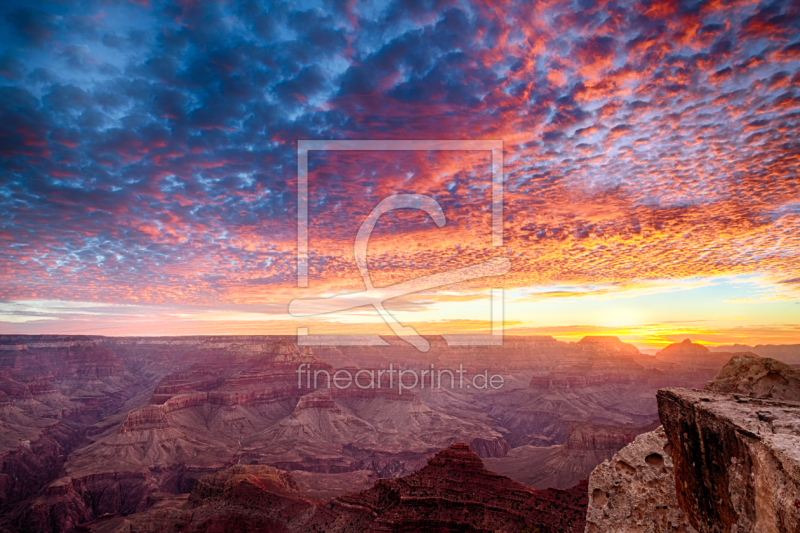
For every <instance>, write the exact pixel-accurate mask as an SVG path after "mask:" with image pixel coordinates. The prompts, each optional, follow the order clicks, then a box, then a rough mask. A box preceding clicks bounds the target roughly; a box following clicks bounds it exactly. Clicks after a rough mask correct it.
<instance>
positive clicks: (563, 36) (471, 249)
mask: <svg viewBox="0 0 800 533" xmlns="http://www.w3.org/2000/svg"><path fill="white" fill-rule="evenodd" d="M0 10H2V13H1V17H0V25H1V26H2V27H0V35H2V36H3V37H2V47H0V84H1V85H2V87H0V169H2V174H1V175H0V332H4V333H99V334H110V335H125V334H130V335H133V334H139V335H144V334H158V335H164V334H188V333H245V332H246V333H278V332H280V333H292V332H294V331H296V328H297V327H308V328H309V330H310V332H311V333H356V332H377V333H387V332H389V331H390V330H389V329H388V327H387V326H386V325H385V324H384V323H383V322H382V321H381V320H380V318H378V314H377V313H376V311H375V310H374V309H373V308H371V307H363V308H358V309H356V310H353V311H350V312H348V313H340V314H336V315H326V316H322V317H312V318H297V317H292V316H291V315H290V314H289V313H288V305H289V302H290V301H291V300H293V299H296V298H310V297H322V296H325V297H327V296H332V295H336V294H342V293H351V292H356V291H362V290H364V282H363V280H362V278H361V276H360V274H359V271H358V269H357V268H356V263H355V260H354V255H353V244H354V241H355V236H356V233H357V231H358V229H359V227H360V225H361V223H362V222H363V221H364V219H365V217H367V215H368V214H369V213H370V212H371V211H372V209H373V208H375V206H376V205H378V203H379V202H380V201H381V200H382V199H384V198H385V197H387V196H389V195H393V194H422V195H427V196H430V197H431V198H433V199H435V200H436V201H437V202H438V204H439V205H440V206H441V208H442V212H443V214H444V216H445V217H446V224H445V225H443V226H442V227H437V225H436V224H435V223H434V221H433V220H432V219H431V217H430V216H428V215H427V214H425V213H424V212H422V211H419V210H408V209H407V210H402V211H394V212H391V213H387V214H385V215H384V216H382V217H381V218H380V219H379V222H378V225H377V227H376V229H375V231H374V232H373V234H372V236H371V239H370V241H369V249H368V260H367V262H368V267H369V272H370V275H371V279H372V282H373V283H374V285H375V286H376V287H386V286H390V285H393V284H396V283H400V282H404V281H407V280H409V279H413V278H416V277H419V276H424V275H429V274H435V273H440V272H446V271H449V270H452V269H455V268H459V267H466V266H470V265H475V264H479V263H482V262H484V261H487V260H489V259H492V258H507V259H509V260H510V263H511V268H510V271H509V272H508V273H507V274H505V275H502V276H489V277H482V278H479V279H475V280H472V281H470V282H467V283H461V284H455V285H449V286H445V287H439V288H436V289H431V290H428V291H423V292H420V293H416V294H412V295H408V296H403V297H400V298H397V299H394V300H391V301H389V302H387V304H386V306H387V309H389V310H390V312H392V313H394V316H395V317H397V319H398V320H400V321H401V322H402V323H404V324H410V325H413V326H415V327H416V328H417V329H418V330H419V331H420V332H424V333H431V334H435V333H442V332H462V333H463V332H481V331H485V330H486V328H487V327H488V324H489V319H490V311H489V309H490V307H491V306H490V305H489V289H491V288H503V289H504V291H505V292H504V294H505V325H506V331H507V332H510V333H518V334H519V333H525V334H530V333H536V334H553V335H555V336H556V337H558V338H562V339H568V340H572V339H574V338H576V337H579V336H581V335H584V334H588V333H609V334H615V335H619V336H621V337H622V338H624V339H625V340H628V341H631V342H635V343H637V344H638V345H639V346H642V347H658V346H660V345H663V344H665V343H668V342H670V341H672V340H680V339H682V338H684V337H686V336H691V337H692V338H693V339H697V340H701V341H703V342H707V343H711V344H721V343H728V342H749V343H753V344H755V343H789V342H800V267H799V266H798V265H800V177H798V167H799V166H800V141H798V136H797V131H798V122H800V4H798V3H797V2H791V1H785V2H780V1H778V2H726V1H724V0H712V1H708V2H704V1H699V2H676V1H664V2H659V1H654V2H645V3H631V2H617V1H610V2H590V1H581V0H576V1H573V2H560V1H551V2H518V3H513V2H495V1H484V2H467V1H446V0H445V1H424V0H423V1H409V2H401V1H379V2H360V1H352V0H351V1H348V2H336V3H326V2H318V1H299V2H288V3H278V2H269V3H255V2H227V1H226V2H213V1H184V2H175V3H164V2H160V1H147V0H143V1H136V2H114V1H110V0H100V1H93V0H87V1H77V2H64V3H60V2H59V3H55V2H53V3H50V2H31V1H28V2H19V3H15V2H13V1H11V2H4V3H3V5H2V7H0ZM303 139H324V140H339V139H369V140H414V139H423V140H424V139H434V140H471V139H472V140H476V139H477V140H501V141H502V142H503V147H504V150H503V163H504V167H503V169H504V175H503V178H504V216H503V236H504V241H503V244H502V246H492V239H491V223H492V220H491V215H492V208H491V207H492V206H491V201H492V199H491V193H492V187H491V163H492V161H491V153H490V152H486V151H474V150H470V151H467V150H465V151H439V152H435V151H424V150H423V151H372V152H363V151H340V152H321V151H317V152H309V158H308V213H309V222H308V248H309V259H308V274H309V278H308V287H307V288H299V287H298V286H297V234H298V229H297V228H298V226H297V215H298V201H297V193H298V187H297V180H298V152H297V146H298V140H303Z"/></svg>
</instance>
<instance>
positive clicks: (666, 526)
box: [586, 428, 696, 533]
mask: <svg viewBox="0 0 800 533" xmlns="http://www.w3.org/2000/svg"><path fill="white" fill-rule="evenodd" d="M670 452H671V450H670V446H669V442H668V441H667V436H666V434H665V433H664V429H663V428H658V429H656V430H655V431H651V432H649V433H643V434H641V435H639V436H638V437H636V439H635V440H634V441H633V442H632V443H631V444H629V445H628V446H626V447H625V448H623V449H622V450H620V451H619V452H618V453H617V454H616V455H614V457H613V458H612V459H611V460H610V461H604V462H603V463H602V464H601V465H599V466H598V467H597V468H595V470H594V472H592V475H591V477H590V478H589V509H588V512H587V514H586V533H630V532H631V531H637V532H639V533H661V532H668V531H669V532H674V533H696V530H695V529H694V528H693V527H692V526H691V525H690V524H689V520H688V519H687V517H686V515H685V514H684V513H683V511H682V510H681V508H680V506H679V505H678V499H677V496H676V494H675V477H674V476H673V464H672V456H671V455H670Z"/></svg>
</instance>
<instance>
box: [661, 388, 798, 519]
mask: <svg viewBox="0 0 800 533" xmlns="http://www.w3.org/2000/svg"><path fill="white" fill-rule="evenodd" d="M658 404H659V412H660V414H661V421H662V422H663V423H664V429H665V430H666V433H667V437H668V438H669V441H670V443H671V445H672V449H673V450H674V451H673V458H674V463H675V481H676V485H677V488H678V500H679V502H680V505H681V507H682V508H683V509H684V511H685V512H686V514H687V515H688V516H689V518H690V520H691V523H692V525H693V526H694V527H695V528H696V529H697V530H698V531H700V532H701V533H723V532H725V533H728V532H730V531H735V532H737V533H762V532H775V533H790V532H791V533H797V532H800V403H798V402H787V401H778V400H767V399H758V398H750V397H745V396H738V395H732V394H724V393H715V392H710V391H697V390H689V389H664V390H661V391H659V393H658Z"/></svg>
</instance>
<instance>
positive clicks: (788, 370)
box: [706, 354, 800, 402]
mask: <svg viewBox="0 0 800 533" xmlns="http://www.w3.org/2000/svg"><path fill="white" fill-rule="evenodd" d="M706 390H708V391H712V392H727V393H731V394H744V395H747V396H752V397H754V398H772V399H775V400H791V401H795V402H797V401H800V370H798V369H796V368H794V367H791V366H789V365H787V364H786V363H782V362H781V361H777V360H775V359H768V358H763V359H762V358H760V357H753V356H752V355H746V354H743V355H737V356H735V357H732V358H731V360H730V361H729V362H728V364H726V365H725V366H724V367H723V368H722V370H721V371H720V373H719V374H717V377H715V378H714V379H712V380H711V381H709V382H708V383H706Z"/></svg>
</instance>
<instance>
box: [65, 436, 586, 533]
mask: <svg viewBox="0 0 800 533" xmlns="http://www.w3.org/2000/svg"><path fill="white" fill-rule="evenodd" d="M585 508H586V483H585V482H583V483H581V484H579V485H578V486H576V487H574V488H573V489H571V490H556V489H550V490H542V491H537V490H532V489H529V488H527V487H524V486H522V485H520V484H519V483H516V482H514V481H512V480H510V479H508V478H506V477H503V476H500V475H497V474H494V473H492V472H489V471H488V470H486V469H485V468H484V467H483V462H482V461H481V459H480V458H479V457H478V456H477V455H476V454H475V453H474V452H472V451H470V449H469V447H468V446H467V445H466V444H463V443H462V444H454V445H452V446H450V447H449V448H447V449H444V450H441V451H440V452H439V453H437V454H436V455H435V456H434V457H432V458H431V459H430V460H429V461H428V464H427V465H426V466H425V467H424V468H423V469H422V470H420V471H419V472H415V473H413V474H411V475H408V476H405V477H402V478H399V479H393V480H387V479H383V480H379V481H378V482H377V483H375V485H374V486H373V487H372V488H370V489H367V490H364V491H361V492H357V493H351V494H346V495H343V496H340V497H337V498H334V499H333V500H331V501H329V502H328V503H324V502H321V501H319V500H315V499H314V498H310V497H308V496H305V495H303V493H302V492H300V491H299V489H298V485H297V484H296V482H295V480H294V478H293V476H292V475H290V474H288V473H286V472H283V471H281V470H277V469H275V468H272V467H268V466H258V465H252V466H234V467H231V468H229V469H226V470H223V471H220V472H218V473H216V474H213V475H210V476H207V477H205V478H203V479H202V480H200V481H199V482H198V483H197V484H196V485H195V487H194V489H193V490H192V491H191V493H190V494H188V495H181V496H167V495H163V496H162V498H161V499H160V500H159V501H157V502H155V504H154V505H153V507H152V508H151V509H149V510H148V511H146V512H143V513H137V514H133V515H130V516H127V517H111V516H109V517H101V518H99V519H96V520H94V521H92V522H90V523H87V524H84V525H82V526H80V529H81V530H84V531H94V532H97V533H101V532H102V533H122V532H131V531H136V532H152V533H155V532H159V533H161V532H172V531H183V532H199V531H274V532H286V533H293V532H298V533H299V532H304V533H305V532H314V531H316V532H326V533H344V532H359V533H368V532H369V533H378V532H390V531H408V532H411V531H437V532H441V533H448V532H462V531H472V532H478V533H494V532H504V533H518V532H520V531H539V532H541V533H573V532H574V533H578V532H580V531H583V527H584V519H583V515H584V513H585Z"/></svg>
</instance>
